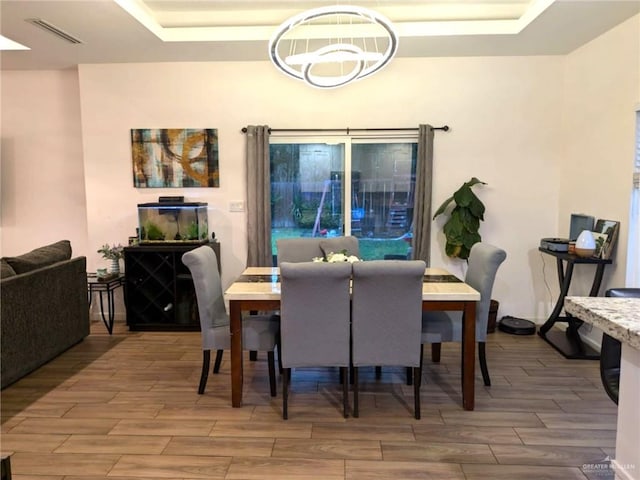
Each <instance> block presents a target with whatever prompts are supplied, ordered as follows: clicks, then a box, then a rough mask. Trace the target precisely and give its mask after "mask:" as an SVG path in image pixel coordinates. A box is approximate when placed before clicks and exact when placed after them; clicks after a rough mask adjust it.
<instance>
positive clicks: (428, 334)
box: [422, 242, 507, 386]
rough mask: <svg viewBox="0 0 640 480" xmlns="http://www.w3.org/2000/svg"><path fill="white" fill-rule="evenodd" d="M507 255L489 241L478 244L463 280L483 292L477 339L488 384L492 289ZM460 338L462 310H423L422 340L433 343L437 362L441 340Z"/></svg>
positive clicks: (481, 366)
mask: <svg viewBox="0 0 640 480" xmlns="http://www.w3.org/2000/svg"><path fill="white" fill-rule="evenodd" d="M506 258H507V254H506V252H505V251H504V250H502V249H500V248H498V247H494V246H493V245H489V244H488V243H482V242H479V243H476V244H475V245H473V247H471V252H470V253H469V267H468V269H467V274H466V275H465V279H464V281H465V283H467V284H468V285H470V286H471V287H472V288H474V289H475V290H477V291H478V292H480V301H479V302H478V304H477V306H476V341H477V342H478V360H479V363H480V370H481V371H482V379H483V380H484V384H485V385H486V386H490V385H491V378H490V377H489V369H488V368H487V355H486V348H485V345H486V340H487V323H488V321H489V307H490V303H491V291H492V290H493V283H494V281H495V278H496V273H497V271H498V267H499V266H500V264H502V262H504V260H505V259H506ZM461 341H462V312H424V313H423V315H422V343H423V344H424V343H431V358H432V360H433V361H434V362H439V361H440V349H441V343H443V342H461Z"/></svg>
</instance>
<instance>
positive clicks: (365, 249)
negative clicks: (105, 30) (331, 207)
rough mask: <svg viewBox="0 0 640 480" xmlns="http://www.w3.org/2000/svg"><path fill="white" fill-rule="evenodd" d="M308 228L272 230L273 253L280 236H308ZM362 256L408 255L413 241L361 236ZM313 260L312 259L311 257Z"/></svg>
mask: <svg viewBox="0 0 640 480" xmlns="http://www.w3.org/2000/svg"><path fill="white" fill-rule="evenodd" d="M308 232H309V231H308V230H302V229H297V228H279V229H274V230H272V231H271V245H272V251H273V254H274V255H276V240H277V239H279V238H291V237H302V236H308ZM359 243H360V258H362V259H363V260H378V259H383V258H384V256H385V255H407V253H408V252H409V247H410V246H411V243H409V242H407V241H405V240H404V239H389V238H359ZM309 260H311V259H309Z"/></svg>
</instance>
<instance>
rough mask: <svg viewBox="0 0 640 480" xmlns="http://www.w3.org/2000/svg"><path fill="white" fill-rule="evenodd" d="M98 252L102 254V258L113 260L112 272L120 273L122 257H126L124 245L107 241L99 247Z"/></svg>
mask: <svg viewBox="0 0 640 480" xmlns="http://www.w3.org/2000/svg"><path fill="white" fill-rule="evenodd" d="M98 253H101V254H102V258H105V259H107V260H111V267H110V268H109V272H110V273H116V274H117V273H120V259H121V258H123V257H124V247H123V246H122V245H120V244H117V245H115V244H114V245H109V244H108V243H105V244H104V245H103V246H102V247H100V248H99V249H98Z"/></svg>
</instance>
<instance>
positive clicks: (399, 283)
mask: <svg viewBox="0 0 640 480" xmlns="http://www.w3.org/2000/svg"><path fill="white" fill-rule="evenodd" d="M425 268H426V264H425V262H423V261H422V260H406V261H405V260H373V261H369V262H356V263H354V264H353V287H352V294H351V302H352V304H351V341H352V364H353V394H354V395H353V416H354V417H358V415H359V411H358V368H359V367H362V366H403V367H410V368H412V369H413V385H414V388H413V392H414V403H415V411H414V413H415V418H417V419H419V418H420V377H421V373H422V372H421V365H420V360H421V349H422V344H421V343H420V330H421V326H422V281H423V277H424V272H425Z"/></svg>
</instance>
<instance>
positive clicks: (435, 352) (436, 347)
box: [431, 343, 442, 363]
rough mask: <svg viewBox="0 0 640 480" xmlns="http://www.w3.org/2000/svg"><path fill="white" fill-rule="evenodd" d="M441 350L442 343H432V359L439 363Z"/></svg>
mask: <svg viewBox="0 0 640 480" xmlns="http://www.w3.org/2000/svg"><path fill="white" fill-rule="evenodd" d="M440 350H442V344H441V343H432V344H431V361H432V362H433V363H438V362H439V361H440Z"/></svg>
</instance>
